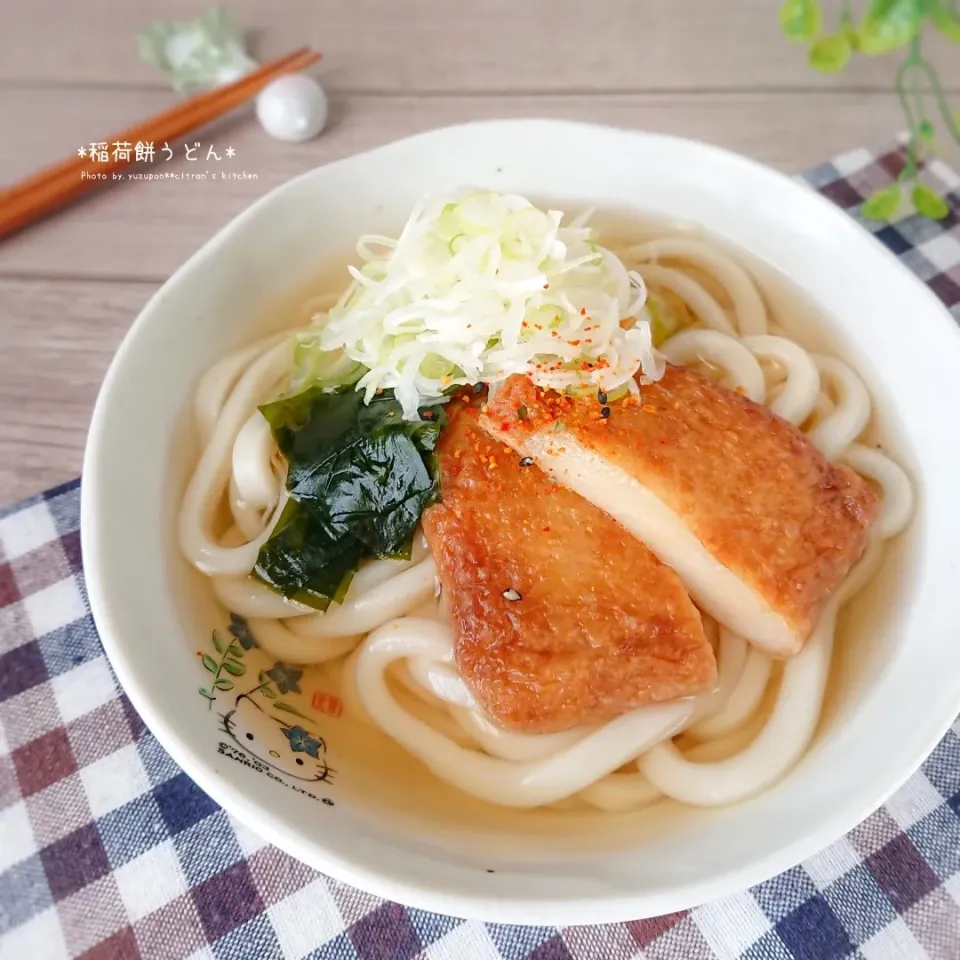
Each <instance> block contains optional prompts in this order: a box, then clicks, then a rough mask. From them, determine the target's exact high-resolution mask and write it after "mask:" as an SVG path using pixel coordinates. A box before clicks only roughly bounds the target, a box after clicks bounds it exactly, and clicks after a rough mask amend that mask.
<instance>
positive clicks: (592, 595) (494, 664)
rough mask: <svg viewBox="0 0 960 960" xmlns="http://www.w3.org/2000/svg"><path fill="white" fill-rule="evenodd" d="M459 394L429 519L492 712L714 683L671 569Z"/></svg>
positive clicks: (669, 695) (574, 718)
mask: <svg viewBox="0 0 960 960" xmlns="http://www.w3.org/2000/svg"><path fill="white" fill-rule="evenodd" d="M454 403H455V404H456V406H457V407H458V409H456V410H455V411H454V415H453V418H452V422H451V423H450V425H449V426H448V427H447V428H446V429H445V430H444V432H443V434H442V436H441V439H440V442H439V445H438V456H439V469H440V480H441V495H442V500H441V502H439V503H437V504H435V505H434V506H431V507H430V508H429V509H428V510H427V511H426V512H425V513H424V516H423V529H424V533H425V534H426V537H427V541H428V543H429V544H430V548H431V550H432V552H433V555H434V557H435V558H436V562H437V567H438V569H439V573H440V581H441V584H442V587H443V590H444V595H445V597H446V598H447V602H448V603H449V607H450V611H451V617H452V621H453V626H454V632H455V635H456V662H457V666H458V668H459V670H460V673H461V675H462V676H463V678H464V681H465V682H466V683H467V685H468V687H469V688H470V690H471V691H472V692H473V694H474V696H475V697H476V699H477V701H478V702H479V704H480V705H481V706H482V707H483V708H484V710H485V712H486V713H487V714H488V715H489V717H490V718H491V719H492V720H494V721H495V722H496V723H498V724H500V725H501V726H502V727H505V728H508V729H510V730H516V731H523V732H529V733H554V732H559V731H562V730H567V729H570V728H572V727H575V726H578V725H580V724H593V723H603V722H605V721H607V720H611V719H613V718H615V717H617V716H619V715H620V714H622V713H625V712H626V711H628V710H631V709H633V708H635V707H641V706H644V705H646V704H650V703H657V702H661V701H664V700H672V699H675V698H678V697H687V696H691V695H693V694H696V693H699V692H702V691H707V690H711V689H712V688H713V687H714V686H715V685H716V677H717V672H716V663H715V660H714V656H713V650H712V648H711V646H710V644H709V643H708V641H707V639H706V637H705V636H704V631H703V624H702V622H701V619H700V614H699V611H698V610H697V608H696V607H695V606H694V605H693V603H692V602H691V600H690V597H689V595H688V594H687V591H686V590H685V589H684V587H683V585H682V584H681V582H680V580H679V578H678V577H677V576H676V574H674V573H673V571H672V570H670V568H669V567H667V566H665V565H664V564H662V563H661V562H660V561H659V560H657V558H656V557H654V555H653V554H652V553H651V552H650V551H649V550H648V549H647V548H646V547H645V546H644V545H643V544H642V543H640V542H639V541H638V540H637V539H636V538H635V537H634V536H632V535H631V534H630V533H629V532H627V531H626V530H625V529H624V528H623V527H622V526H620V524H618V523H617V522H616V521H615V520H613V519H611V518H610V517H608V516H607V515H606V514H605V513H603V512H602V511H601V510H598V509H597V508H596V507H594V506H592V505H591V504H589V503H587V502H586V501H585V500H583V499H582V498H581V497H579V496H577V495H576V494H575V493H572V492H571V491H570V490H567V489H566V488H564V487H562V486H557V485H556V484H554V483H553V482H552V481H551V480H550V479H549V478H548V477H547V476H546V475H545V474H544V473H543V472H542V471H541V470H539V469H538V468H537V467H536V466H534V465H533V464H528V463H527V461H524V462H523V465H521V458H520V457H518V456H517V455H516V454H515V453H514V452H513V451H511V450H510V449H509V448H507V447H505V446H503V445H502V444H501V443H499V442H497V441H493V440H491V439H490V438H489V437H488V436H487V435H486V434H485V433H484V432H483V431H482V430H481V429H480V427H479V426H478V425H477V422H476V417H475V415H474V412H473V410H472V409H470V408H467V407H466V406H465V405H462V404H460V402H459V401H455V402H454Z"/></svg>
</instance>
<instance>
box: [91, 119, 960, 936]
mask: <svg viewBox="0 0 960 960" xmlns="http://www.w3.org/2000/svg"><path fill="white" fill-rule="evenodd" d="M531 127H532V128H537V127H539V128H544V127H553V128H567V129H568V130H569V131H570V132H572V133H576V134H578V135H583V136H590V135H592V134H597V133H599V132H610V131H614V132H616V133H621V134H625V135H629V136H631V137H635V138H641V139H646V140H647V141H665V142H668V143H670V142H672V143H674V144H676V145H677V146H678V147H683V148H686V149H690V148H694V149H696V150H698V151H700V152H701V153H710V154H712V155H714V156H716V157H717V158H718V159H723V160H725V161H726V162H728V163H730V162H734V163H736V164H738V165H739V166H740V167H741V168H742V169H744V171H745V172H746V173H747V174H749V175H750V176H752V177H754V178H756V177H765V178H768V180H769V179H770V178H774V179H775V180H778V181H780V182H781V183H787V184H790V186H791V188H792V189H793V190H797V191H803V192H804V193H805V194H806V195H807V200H806V202H807V203H813V204H817V205H819V206H820V208H821V213H822V215H823V217H824V218H830V219H832V222H833V223H834V224H836V226H837V228H838V229H842V230H846V231H848V232H849V231H850V229H851V228H854V229H856V230H857V231H861V228H860V227H859V226H857V225H856V223H855V222H854V221H853V219H852V218H851V217H850V216H849V214H848V213H846V212H845V211H844V210H842V209H840V208H839V207H837V206H836V205H835V204H833V203H831V202H830V201H829V200H828V199H826V198H825V197H823V196H822V195H820V194H819V193H817V192H816V191H813V190H810V189H808V188H806V187H805V186H804V185H803V184H801V183H800V182H798V181H797V180H796V179H794V178H792V177H790V176H788V175H786V174H784V173H781V172H779V171H777V170H774V169H772V168H770V167H767V166H765V165H763V164H761V163H759V162H757V161H755V160H752V159H750V158H748V157H745V156H742V155H740V154H737V153H734V152H732V151H729V150H726V149H723V148H720V147H716V146H713V145H710V144H706V143H703V142H700V141H697V140H694V139H691V138H686V137H676V136H671V135H667V134H661V133H651V132H648V131H643V130H625V129H619V128H616V127H612V126H609V125H602V124H593V123H582V122H576V121H558V120H545V119H538V118H528V119H523V118H520V119H509V120H486V121H477V122H471V123H464V124H454V125H450V126H446V127H441V128H436V129H433V130H429V131H425V132H422V133H418V134H414V135H412V136H410V137H405V138H403V139H401V140H396V141H393V142H391V143H388V144H384V145H381V146H378V147H375V148H373V149H370V150H366V151H363V152H362V153H358V154H353V155H350V156H348V157H344V158H341V159H339V160H336V161H333V162H332V163H329V164H324V165H322V166H320V167H316V168H312V169H310V170H307V171H305V172H304V173H302V174H300V175H298V176H297V177H294V178H292V179H290V180H288V181H286V182H285V183H283V184H281V185H279V186H278V187H276V188H274V189H273V190H271V191H269V192H268V193H266V194H265V195H263V196H262V197H260V198H259V199H258V200H256V201H255V202H254V203H252V204H251V205H249V206H248V207H247V208H246V209H244V210H243V211H241V212H240V213H239V214H238V215H237V216H236V217H235V218H233V219H232V220H231V221H230V222H229V223H227V224H226V225H225V226H224V227H222V228H221V229H219V230H218V231H217V232H216V233H215V234H214V235H213V236H212V237H211V238H210V239H208V240H207V241H206V242H205V243H204V244H203V245H202V246H201V247H200V248H199V249H198V250H197V251H196V252H194V253H193V254H192V255H191V256H190V257H189V258H188V259H187V260H186V262H185V263H183V264H182V265H181V266H180V267H179V268H178V269H177V270H176V271H175V272H174V273H173V274H172V276H171V277H170V278H169V279H168V280H167V281H165V282H164V283H163V284H162V285H161V286H160V288H159V289H158V290H157V291H156V292H155V293H154V294H153V296H151V298H150V299H149V301H148V302H147V304H146V305H145V306H144V307H143V309H142V310H141V311H140V313H139V315H138V316H137V318H136V319H135V320H134V322H133V324H132V325H131V326H130V328H129V330H128V331H127V332H126V334H125V335H124V337H123V340H122V342H121V344H120V346H119V348H118V349H117V351H116V354H115V355H114V358H113V360H112V361H111V363H110V366H109V368H108V371H107V373H106V376H105V377H104V380H103V383H102V386H101V388H100V391H99V394H98V397H97V401H96V404H95V407H94V411H93V415H92V418H91V423H90V428H89V432H88V437H87V444H86V448H85V452H84V458H83V482H82V484H81V507H80V515H81V527H80V537H81V547H82V553H83V559H84V574H85V577H86V586H87V593H88V597H89V605H90V610H91V613H92V614H93V618H94V622H95V624H96V627H97V631H98V634H99V636H100V640H101V643H102V645H103V648H104V651H105V653H106V655H107V657H108V659H109V661H110V663H111V665H112V667H113V669H114V671H115V674H116V676H117V679H118V681H119V683H120V685H121V686H122V688H123V690H124V692H125V693H126V694H127V696H128V697H129V698H130V701H131V703H132V705H133V706H134V708H135V709H136V710H137V712H138V713H139V714H140V716H141V717H142V718H143V720H144V722H145V723H146V725H147V727H148V728H149V729H150V731H151V732H152V733H153V734H154V736H155V737H156V739H157V741H158V742H159V744H160V745H161V747H163V749H164V750H166V751H167V752H168V754H169V755H170V757H171V758H172V759H173V760H174V762H175V763H176V764H177V765H178V766H179V767H180V768H181V769H182V770H183V771H184V772H186V774H187V775H188V776H189V777H190V778H191V779H192V780H194V781H195V782H196V784H197V785H198V786H199V787H200V788H201V789H202V790H203V791H204V792H205V793H207V794H208V795H209V796H210V797H211V798H212V799H213V800H214V801H215V802H216V803H217V804H219V805H220V806H221V807H223V808H224V810H226V811H227V812H229V813H231V814H233V815H235V816H236V817H237V818H238V820H240V821H241V822H242V823H243V824H245V825H246V826H248V827H249V828H250V829H251V830H252V831H253V832H255V833H256V834H258V835H259V836H260V837H262V838H263V839H264V840H266V841H267V842H269V843H271V844H273V845H275V846H276V847H278V848H280V849H281V850H283V851H284V852H286V853H287V854H289V855H290V856H292V857H294V858H295V859H297V860H300V861H301V862H304V863H306V864H307V865H309V866H311V867H313V868H314V869H316V870H318V871H320V872H322V873H324V874H327V875H330V876H332V877H334V878H335V879H337V880H339V881H341V882H344V883H348V884H351V885H353V886H356V887H358V888H360V889H362V890H365V891H367V892H369V893H371V894H373V895H375V896H378V897H382V898H384V899H387V900H393V901H396V902H399V903H401V904H405V905H408V906H411V907H415V908H418V909H422V910H428V911H434V912H439V913H446V914H449V915H452V916H456V917H462V918H466V919H474V920H482V921H496V922H504V923H514V924H545V925H547V924H549V925H554V926H570V925H578V924H587V923H590V924H592V923H608V922H623V921H626V920H629V919H636V918H637V917H641V916H642V917H650V916H656V915H660V914H665V913H672V912H675V911H678V910H683V909H690V908H693V907H695V906H697V905H700V904H703V903H706V902H708V901H710V900H713V899H715V898H717V897H721V896H724V895H728V894H731V893H734V892H736V891H741V890H745V889H746V888H748V887H751V886H753V885H755V884H757V883H761V882H763V881H765V880H767V879H769V878H770V877H772V876H774V875H776V874H778V873H780V872H782V871H785V870H788V869H790V868H791V867H792V866H794V865H796V864H798V863H799V862H801V861H803V860H805V859H807V858H808V857H810V856H812V855H814V854H816V853H817V852H819V851H821V850H823V849H825V848H826V847H828V846H829V845H831V844H832V843H834V842H835V841H837V840H838V839H840V838H841V837H842V836H843V835H844V834H846V833H848V832H849V831H850V830H851V829H852V828H854V827H855V826H856V825H857V824H858V823H860V822H861V821H862V820H863V819H864V818H865V817H866V816H868V815H869V814H870V813H872V812H873V811H875V810H876V809H878V808H879V807H880V806H882V805H883V804H884V803H885V802H886V800H887V799H888V798H889V797H890V796H891V795H892V794H893V793H894V792H895V791H896V790H897V789H899V788H900V787H901V786H902V785H903V783H905V782H906V781H907V780H908V779H909V778H910V777H911V776H912V775H913V773H914V772H915V771H916V770H917V769H918V768H919V766H920V764H921V763H922V762H923V760H924V759H925V758H926V757H927V756H928V755H929V753H930V752H931V751H932V750H933V749H934V748H935V746H936V745H937V743H938V742H939V741H940V739H941V738H942V737H943V736H944V734H945V733H946V732H947V731H948V730H949V729H950V727H951V725H952V723H953V722H954V720H955V711H954V713H953V714H951V715H949V716H948V715H947V714H946V711H944V712H943V715H942V716H938V717H936V718H934V719H932V720H931V721H930V722H928V724H927V728H926V733H925V734H924V735H923V737H922V742H923V749H922V751H920V750H918V751H917V754H916V757H915V759H914V762H913V763H912V764H911V765H909V766H907V767H905V768H903V769H900V770H899V771H897V772H893V773H891V774H889V775H887V776H885V777H883V778H879V777H878V778H876V779H875V780H873V781H872V782H871V783H870V784H869V785H868V786H866V787H864V788H863V790H862V791H861V792H860V794H858V796H859V802H858V804H856V805H855V804H853V803H851V804H850V805H849V806H847V807H843V808H840V809H835V810H831V811H830V812H829V813H827V815H825V816H824V817H823V818H822V819H821V821H820V822H819V824H818V827H817V829H815V830H811V831H808V832H807V833H805V834H803V835H801V836H798V837H795V838H793V839H791V840H788V841H787V842H785V843H782V844H778V845H777V846H776V847H775V848H773V849H772V850H771V851H769V852H768V853H767V854H766V855H763V856H758V857H754V858H753V859H750V860H748V861H747V862H745V863H743V864H741V865H739V866H738V867H736V868H733V869H729V870H724V871H722V872H720V873H714V874H712V875H711V876H710V877H708V878H704V879H701V880H694V881H689V882H686V883H677V884H674V885H673V886H672V887H670V888H669V889H666V890H664V891H663V892H658V893H656V894H654V895H649V894H646V893H644V894H638V895H636V896H633V895H629V894H621V893H606V894H603V895H598V894H589V895H585V896H583V897H571V898H563V899H557V898H543V899H541V898H538V897H537V896H536V895H535V893H531V895H530V896H529V897H525V898H524V899H518V898H516V897H513V896H509V897H508V896H504V895H503V894H502V893H499V894H498V893H497V892H496V891H488V892H484V893H482V894H481V893H477V894H463V893H457V892H450V891H449V890H447V889H445V888H443V887H442V886H441V885H431V884H430V883H429V882H425V881H424V880H423V879H422V878H419V879H416V880H414V879H412V878H411V877H410V876H405V875H403V871H402V870H400V869H397V868H396V866H395V865H394V864H393V863H390V864H384V865H383V866H382V867H381V868H380V869H372V868H368V867H366V866H363V865H361V864H358V863H356V862H354V861H352V860H351V859H350V858H349V857H345V856H341V855H339V854H337V853H335V852H333V851H331V850H329V849H325V848H323V847H322V846H321V845H320V844H319V843H317V842H314V841H310V842H305V841H304V840H303V838H302V836H301V835H300V834H299V833H298V831H297V830H295V829H293V828H292V827H291V826H290V824H289V823H288V821H287V820H286V818H284V817H283V816H281V815H278V814H275V813H273V812H272V811H271V810H270V809H269V808H268V807H266V806H264V805H262V804H261V803H259V802H258V801H255V800H253V799H252V798H251V797H250V796H249V795H247V793H246V792H245V791H244V790H243V789H242V788H241V787H239V786H237V785H235V784H234V783H233V782H231V779H230V778H229V777H224V776H223V775H222V774H220V773H218V772H217V771H216V770H215V768H214V764H213V762H212V761H211V760H210V759H209V758H207V757H206V755H204V754H203V753H201V751H200V750H199V748H197V747H195V746H194V745H192V744H191V743H190V741H189V740H187V739H185V738H181V737H180V736H179V735H178V734H177V733H176V732H175V731H174V730H173V729H171V727H170V725H169V724H168V723H167V721H166V720H165V717H164V713H163V710H162V709H161V708H160V707H159V705H158V703H157V700H156V698H155V697H154V696H153V694H152V693H151V690H150V688H148V687H145V686H142V685H141V684H140V682H139V681H138V680H137V679H136V678H135V676H134V669H133V661H132V659H131V657H130V655H129V653H128V646H127V643H126V642H125V641H124V639H123V637H122V631H121V630H120V628H119V626H118V624H117V617H116V611H115V609H114V601H113V600H112V599H111V587H110V586H109V585H108V584H107V582H106V580H105V577H104V574H103V569H104V567H105V561H104V560H103V556H104V550H105V545H104V542H103V541H104V538H103V536H102V531H101V530H100V529H99V524H98V521H97V512H98V509H97V505H96V501H97V497H98V494H97V491H98V489H99V488H100V485H101V483H102V480H101V475H102V473H103V472H104V471H106V470H107V469H108V467H107V464H106V462H105V458H104V457H103V456H102V451H103V448H104V445H105V443H106V438H105V433H104V419H105V417H106V412H107V409H108V407H109V405H110V403H111V395H112V393H113V391H114V388H115V384H116V382H117V380H118V378H119V377H120V373H121V370H122V368H123V367H124V366H125V364H126V363H127V358H128V357H129V355H130V354H131V353H132V352H134V351H135V350H136V349H137V343H136V341H137V339H138V337H139V335H140V333H141V332H142V331H143V330H144V329H145V328H146V327H147V326H148V325H149V324H150V323H151V322H152V315H153V313H154V311H155V310H156V308H157V305H158V304H159V303H160V302H161V301H162V299H163V298H164V296H165V295H166V292H167V290H168V288H170V287H171V286H173V285H175V284H176V283H178V282H179V281H180V280H181V279H182V278H183V277H184V276H186V275H188V274H190V273H192V272H193V271H195V270H196V269H197V268H198V267H199V266H200V265H201V264H202V263H203V261H204V259H205V258H206V257H207V256H208V253H209V252H210V251H211V250H213V249H214V248H215V247H217V246H218V245H220V244H221V243H222V242H224V241H225V240H226V239H227V238H229V237H231V236H233V235H235V234H236V233H238V232H239V231H242V230H243V229H245V227H246V225H247V223H248V222H249V221H250V220H251V219H253V218H254V217H255V216H256V215H257V214H258V213H259V212H260V211H261V209H262V208H263V207H265V206H267V205H269V204H272V203H273V202H274V201H275V200H276V198H277V197H278V196H279V195H281V194H282V193H284V192H285V191H288V190H292V189H294V188H295V186H296V185H298V184H301V183H302V182H303V181H305V180H307V179H310V178H312V177H314V176H316V175H318V173H319V172H320V171H323V170H329V169H330V168H339V167H343V166H344V165H349V164H351V163H353V162H354V161H356V160H357V159H359V158H361V157H369V156H372V155H376V154H379V153H389V152H390V151H391V150H393V149H394V148H396V147H398V146H400V145H410V144H413V143H416V142H417V141H428V140H431V139H434V138H437V137H438V136H439V137H443V136H445V135H450V134H456V133H459V132H461V131H465V130H468V129H474V128H485V129H487V130H488V131H490V130H493V129H494V128H496V129H504V128H510V129H513V130H514V135H515V133H516V130H517V129H518V128H522V129H524V130H525V131H528V130H529V132H530V133H535V132H536V130H535V129H534V130H530V128H531ZM867 236H868V235H867V234H866V233H864V234H863V239H864V240H865V239H866V238H867ZM877 247H878V252H882V253H883V254H884V255H886V257H887V259H888V263H889V264H890V269H891V270H896V271H899V272H900V273H901V274H902V275H903V276H905V277H908V278H909V279H910V282H911V283H912V284H913V287H914V291H915V294H916V296H917V297H918V299H919V298H925V299H926V300H927V302H928V303H929V304H930V306H931V307H934V306H935V308H936V310H937V311H939V312H941V313H942V314H943V317H944V320H945V321H947V322H948V323H949V324H950V326H951V327H952V328H953V330H954V333H955V334H956V335H957V343H958V345H960V328H958V327H957V325H956V324H955V323H953V322H952V318H951V317H950V315H949V313H948V312H947V311H946V310H945V309H944V307H943V305H942V304H941V302H940V301H939V299H938V298H937V297H936V296H935V294H934V293H933V292H932V291H931V290H930V289H929V287H928V286H927V285H926V284H925V283H924V282H923V281H921V280H920V279H919V278H918V277H916V276H915V275H914V274H913V273H912V272H911V271H910V270H909V269H908V268H907V267H906V266H905V265H904V264H903V263H902V262H901V261H900V260H899V259H898V258H897V257H896V256H895V255H894V254H893V253H892V252H891V251H889V250H888V249H886V248H885V247H882V246H881V245H880V244H879V243H877Z"/></svg>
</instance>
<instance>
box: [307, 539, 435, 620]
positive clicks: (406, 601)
mask: <svg viewBox="0 0 960 960" xmlns="http://www.w3.org/2000/svg"><path fill="white" fill-rule="evenodd" d="M436 584H437V565H436V563H435V562H434V560H433V557H427V558H426V559H425V560H421V561H420V563H418V564H416V565H414V566H412V567H410V568H409V569H407V570H404V571H402V572H401V573H398V574H397V575H396V576H395V577H391V578H390V579H389V580H386V581H384V582H383V583H379V584H377V585H376V586H375V587H373V588H372V589H370V590H368V591H366V592H365V593H360V594H358V595H356V596H353V597H351V596H350V592H349V591H348V592H347V595H346V597H344V599H343V603H338V604H333V603H331V604H330V606H329V607H328V608H327V610H326V611H325V612H324V613H315V614H313V615H311V616H308V617H297V619H296V620H293V621H291V623H290V627H291V629H292V630H294V631H295V632H296V633H297V634H299V635H300V636H301V637H339V636H343V635H344V634H353V633H368V632H369V631H370V630H373V629H375V628H376V627H379V626H380V624H382V623H386V622H387V620H391V619H392V618H394V617H399V616H401V615H402V614H404V613H406V612H407V611H408V610H409V609H410V608H411V607H414V606H416V605H417V604H418V603H422V602H423V601H424V600H426V599H427V598H428V597H430V596H432V595H433V594H435V593H436V589H437V586H436Z"/></svg>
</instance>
